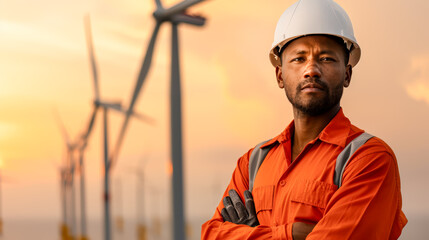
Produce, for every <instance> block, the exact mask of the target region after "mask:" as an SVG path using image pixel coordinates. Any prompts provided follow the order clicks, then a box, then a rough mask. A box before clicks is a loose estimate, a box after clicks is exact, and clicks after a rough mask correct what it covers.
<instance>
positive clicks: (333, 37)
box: [277, 34, 353, 66]
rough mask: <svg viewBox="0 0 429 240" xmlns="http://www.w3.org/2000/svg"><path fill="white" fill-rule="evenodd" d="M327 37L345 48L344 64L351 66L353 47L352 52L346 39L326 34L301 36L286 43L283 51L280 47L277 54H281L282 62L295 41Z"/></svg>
mask: <svg viewBox="0 0 429 240" xmlns="http://www.w3.org/2000/svg"><path fill="white" fill-rule="evenodd" d="M318 35H319V36H325V37H328V38H330V39H332V40H334V41H335V42H336V43H338V44H339V45H341V46H343V51H344V64H345V65H346V66H347V65H348V64H349V58H350V51H351V49H352V48H353V46H352V47H350V50H349V49H348V48H347V44H346V42H344V39H342V38H341V37H337V36H333V35H324V34H310V35H305V36H301V37H298V38H295V39H293V40H292V41H289V42H288V43H286V44H285V45H284V46H283V47H282V48H281V49H280V48H279V47H277V52H278V53H279V56H278V57H279V58H280V61H281V59H282V53H283V51H284V50H285V49H286V48H287V46H288V45H289V44H290V43H291V42H293V41H295V40H297V39H299V38H302V37H307V36H318Z"/></svg>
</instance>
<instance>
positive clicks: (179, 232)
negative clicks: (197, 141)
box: [111, 0, 205, 240]
mask: <svg viewBox="0 0 429 240" xmlns="http://www.w3.org/2000/svg"><path fill="white" fill-rule="evenodd" d="M202 1H203V0H184V1H182V2H179V3H178V4H176V5H174V6H172V7H170V8H164V7H163V6H162V3H161V0H155V4H156V10H155V11H154V12H153V16H154V18H155V20H156V25H155V28H154V30H153V33H152V37H151V39H150V42H149V45H148V48H147V51H146V56H145V58H144V61H143V65H142V67H141V70H140V74H139V76H138V79H137V83H136V85H135V88H134V93H133V95H132V97H131V100H130V105H129V107H128V111H127V113H126V117H125V119H124V122H123V124H122V128H121V131H120V133H119V137H118V141H117V142H116V146H115V148H114V151H113V153H112V156H111V162H112V164H114V163H115V161H117V158H118V155H119V150H120V147H121V145H122V142H123V139H124V136H125V132H126V129H127V126H128V123H129V117H130V116H131V114H132V113H133V109H134V106H135V103H136V101H137V99H138V97H139V94H140V90H141V88H142V86H143V84H144V82H145V79H146V76H147V74H148V72H149V69H150V65H151V62H152V56H153V50H154V47H155V40H156V37H157V35H158V31H159V28H160V26H161V24H162V23H164V22H170V23H171V24H172V45H171V47H172V49H171V50H172V56H171V58H172V59H171V86H170V89H171V90H170V104H171V161H172V166H173V176H172V190H173V194H172V195H173V199H172V204H173V236H174V238H175V239H177V240H182V239H185V221H184V203H183V167H182V165H183V164H182V162H183V160H182V158H183V153H182V148H183V147H182V110H181V108H182V105H181V87H180V67H179V37H178V25H179V24H180V23H186V24H190V25H194V26H203V25H204V24H205V18H203V17H201V16H193V15H189V14H187V13H186V10H187V9H188V8H189V7H191V6H193V5H195V4H197V3H199V2H202Z"/></svg>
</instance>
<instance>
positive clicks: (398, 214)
mask: <svg viewBox="0 0 429 240" xmlns="http://www.w3.org/2000/svg"><path fill="white" fill-rule="evenodd" d="M293 131H294V123H293V121H292V123H291V124H289V126H288V127H287V128H286V129H285V130H284V131H283V132H282V133H281V134H280V135H278V136H277V137H275V138H273V139H272V140H270V141H269V142H267V143H266V144H265V145H263V146H267V145H271V144H272V145H273V147H272V149H271V151H270V152H269V153H268V155H267V157H266V158H265V160H264V162H263V164H262V165H261V167H260V168H259V171H258V174H257V175H256V179H255V185H254V188H253V192H252V193H253V198H254V202H255V208H256V212H257V216H258V220H259V223H260V225H259V226H257V227H249V226H247V225H237V224H234V223H231V222H224V221H223V219H222V216H221V214H220V212H221V210H222V208H223V203H222V201H221V202H220V204H219V206H218V207H217V209H216V212H215V214H214V216H213V218H212V219H210V220H209V221H207V222H206V223H204V224H203V226H202V231H201V239H288V240H289V239H290V240H292V224H293V223H294V222H304V223H311V224H316V226H315V228H314V229H313V231H312V232H311V233H310V234H309V235H308V237H307V238H306V239H308V240H324V239H327V240H345V239H356V240H362V239H365V240H386V239H390V240H391V239H397V238H398V237H399V235H400V234H401V231H402V228H403V227H404V226H405V224H406V223H407V219H406V217H405V215H404V214H403V212H402V211H401V207H402V199H401V189H400V179H399V171H398V165H397V162H396V158H395V155H394V153H393V151H392V150H391V149H390V148H389V146H388V145H387V144H386V143H384V142H383V141H382V140H380V139H379V138H376V137H374V138H372V139H370V140H369V141H368V142H367V143H366V144H364V145H363V146H362V147H361V148H360V149H358V150H357V151H356V152H355V154H354V155H353V157H352V158H351V159H350V161H349V162H348V165H347V167H346V169H345V171H344V174H343V183H342V184H343V185H342V186H341V187H340V188H338V187H337V186H336V185H334V183H333V179H334V170H335V162H336V158H337V156H338V154H339V153H340V152H341V151H342V150H343V149H344V147H345V146H346V145H347V144H348V143H349V142H350V141H351V140H353V139H354V138H355V137H356V136H358V134H359V133H362V132H363V131H362V130H360V129H359V128H357V127H355V126H353V125H352V124H351V123H350V121H349V120H348V118H346V117H345V116H344V114H343V111H342V109H340V111H339V112H338V113H337V115H336V116H335V117H334V118H333V119H332V120H331V122H330V123H329V124H328V125H327V126H326V127H325V129H324V130H323V131H322V132H321V133H320V134H319V136H318V137H317V138H316V139H314V140H313V141H311V142H309V143H308V144H307V145H306V146H305V148H304V149H303V150H302V152H301V153H300V154H299V156H298V157H297V158H296V160H295V161H293V162H292V161H291V155H292V154H291V137H292V136H293V135H292V133H293ZM251 151H252V149H251V150H249V151H248V152H247V153H246V154H244V155H243V156H242V157H241V158H240V159H239V160H238V163H237V167H236V169H235V170H234V173H233V175H232V179H231V181H230V183H229V185H228V188H227V189H226V191H225V193H224V195H223V197H222V199H223V198H224V197H225V196H226V195H227V194H228V191H229V190H230V189H235V190H236V191H237V192H238V193H239V194H240V197H241V198H242V199H244V197H243V192H244V191H245V190H246V189H248V187H249V169H248V165H249V157H250V154H251ZM243 202H244V201H243Z"/></svg>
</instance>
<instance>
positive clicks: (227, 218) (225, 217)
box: [220, 208, 232, 222]
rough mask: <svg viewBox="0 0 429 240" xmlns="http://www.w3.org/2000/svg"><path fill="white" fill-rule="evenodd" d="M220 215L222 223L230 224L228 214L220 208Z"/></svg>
mask: <svg viewBox="0 0 429 240" xmlns="http://www.w3.org/2000/svg"><path fill="white" fill-rule="evenodd" d="M220 215H222V218H223V221H224V222H232V220H231V218H230V217H229V214H228V212H227V211H226V209H225V208H222V211H221V212H220Z"/></svg>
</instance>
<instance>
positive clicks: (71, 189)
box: [54, 111, 77, 239]
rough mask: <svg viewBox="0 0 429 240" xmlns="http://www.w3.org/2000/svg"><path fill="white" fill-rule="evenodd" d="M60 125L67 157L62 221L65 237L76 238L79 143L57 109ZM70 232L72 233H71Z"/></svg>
mask: <svg viewBox="0 0 429 240" xmlns="http://www.w3.org/2000/svg"><path fill="white" fill-rule="evenodd" d="M54 114H55V116H56V119H57V123H58V126H59V128H60V130H61V133H62V135H63V138H64V141H65V143H66V149H67V151H66V152H67V154H66V159H65V163H64V166H63V167H62V169H61V178H62V181H63V182H62V183H63V184H64V185H63V189H62V194H63V199H62V200H63V203H62V204H63V223H62V229H61V231H62V235H63V237H67V238H71V239H74V238H75V237H76V210H75V207H76V203H75V194H76V192H75V185H74V173H75V161H74V151H75V150H76V148H77V144H76V143H74V142H71V140H70V137H69V135H68V133H67V130H66V128H65V126H64V123H63V122H62V120H61V118H60V116H59V114H58V112H57V111H55V112H54ZM69 233H70V235H69Z"/></svg>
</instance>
